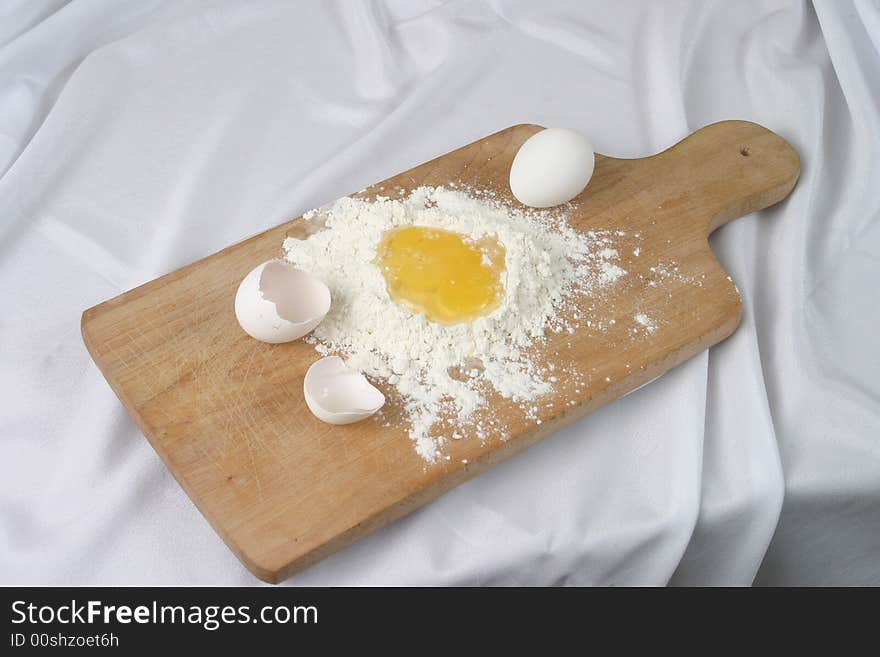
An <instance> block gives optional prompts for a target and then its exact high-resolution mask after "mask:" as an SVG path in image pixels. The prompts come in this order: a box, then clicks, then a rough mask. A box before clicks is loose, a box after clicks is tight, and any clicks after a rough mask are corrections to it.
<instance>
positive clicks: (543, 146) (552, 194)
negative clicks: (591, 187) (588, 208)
mask: <svg viewBox="0 0 880 657" xmlns="http://www.w3.org/2000/svg"><path fill="white" fill-rule="evenodd" d="M594 166H595V153H594V151H593V146H592V144H590V142H589V140H588V139H587V138H586V137H584V136H583V135H582V134H580V133H579V132H575V131H574V130H567V129H565V128H546V129H545V130H541V132H537V133H535V134H534V135H532V136H531V137H529V138H528V139H526V141H525V142H524V143H523V145H522V146H520V149H519V151H517V153H516V157H514V158H513V164H512V165H511V167H510V191H511V192H513V195H514V196H515V197H516V199H517V200H518V201H519V202H520V203H522V204H523V205H528V206H530V207H533V208H549V207H553V206H554V205H559V204H560V203H565V202H567V201H570V200H571V199H573V198H574V197H575V196H577V195H578V194H580V193H581V192H582V191H584V189H585V188H586V186H587V183H589V182H590V178H592V176H593V167H594Z"/></svg>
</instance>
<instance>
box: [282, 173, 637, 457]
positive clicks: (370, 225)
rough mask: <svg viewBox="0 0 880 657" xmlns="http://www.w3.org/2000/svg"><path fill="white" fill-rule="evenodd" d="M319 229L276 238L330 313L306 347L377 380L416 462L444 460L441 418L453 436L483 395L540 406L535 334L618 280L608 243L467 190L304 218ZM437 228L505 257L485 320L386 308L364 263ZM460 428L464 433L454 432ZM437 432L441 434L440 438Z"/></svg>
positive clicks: (544, 381)
mask: <svg viewBox="0 0 880 657" xmlns="http://www.w3.org/2000/svg"><path fill="white" fill-rule="evenodd" d="M305 219H306V220H307V221H309V222H323V229H321V230H319V231H317V232H314V233H313V234H311V235H309V236H308V237H306V238H304V239H297V238H292V237H289V238H287V239H286V240H285V242H284V251H285V253H286V257H287V259H288V260H290V261H291V262H292V263H294V264H295V265H296V266H297V267H299V268H301V269H305V270H307V271H309V272H311V273H312V274H314V275H315V276H317V277H319V278H320V279H321V280H323V281H324V282H325V283H326V284H327V286H328V287H329V288H330V293H331V296H332V299H333V305H332V308H331V310H330V312H329V314H328V315H327V317H326V318H325V319H324V321H323V322H322V323H321V324H320V325H319V326H318V328H317V329H315V332H314V334H313V336H312V337H310V340H311V341H312V342H313V343H314V344H315V347H316V349H317V350H318V351H319V352H320V353H322V354H329V353H335V354H339V355H342V356H343V357H344V358H345V360H346V361H347V363H348V364H349V366H351V367H354V368H357V369H359V370H361V371H362V372H364V373H365V374H367V375H368V376H371V377H377V378H382V379H385V380H386V381H387V382H388V383H389V384H391V385H393V386H394V387H395V388H396V390H397V392H398V393H399V394H400V399H401V400H402V404H403V410H404V412H405V413H406V416H407V417H408V419H409V422H410V430H409V433H410V437H411V438H412V440H413V442H414V445H415V449H416V451H417V452H418V453H419V455H420V456H422V458H424V459H425V460H426V461H428V462H433V461H435V460H437V459H438V458H442V457H443V451H442V448H443V444H444V442H445V440H446V438H445V437H444V436H443V435H442V434H441V432H440V431H439V427H438V423H439V422H440V421H441V420H444V419H445V420H449V419H450V418H451V419H453V420H454V425H455V426H456V427H458V429H457V431H456V433H454V434H453V435H452V436H451V437H452V438H461V437H463V436H462V433H470V432H469V431H468V429H467V427H468V426H471V427H472V428H473V433H474V434H476V435H477V436H478V437H480V438H482V437H483V435H484V429H483V426H482V424H479V425H476V424H471V421H472V419H473V418H474V415H475V413H477V412H478V411H479V409H481V408H483V407H485V405H486V393H487V392H488V391H489V390H492V389H494V390H495V391H497V392H498V393H499V394H500V395H502V396H503V397H506V398H510V399H513V400H514V401H517V402H529V401H533V400H536V399H539V398H540V397H541V396H542V395H545V394H546V393H548V392H549V391H550V390H551V389H552V385H553V382H554V381H555V377H553V376H550V372H548V371H545V370H542V368H541V367H539V365H538V364H537V363H536V362H535V361H534V360H532V359H531V358H530V355H529V350H528V347H529V346H530V345H532V344H533V343H534V342H535V341H540V340H541V339H542V337H543V336H544V334H545V331H548V330H552V331H557V332H558V331H560V330H569V331H571V330H572V328H571V326H569V325H568V324H567V323H566V322H567V320H566V319H564V316H563V315H564V310H565V306H566V302H567V300H569V299H570V298H571V297H572V295H575V294H589V293H590V292H592V291H596V290H598V289H599V288H601V287H605V286H608V285H611V284H612V283H614V282H615V281H616V280H617V279H618V278H620V277H621V276H623V275H625V274H626V272H625V271H624V270H623V269H621V268H620V267H619V266H618V265H617V264H615V263H616V261H617V260H618V253H617V251H616V250H615V249H613V248H609V246H608V245H609V243H610V240H609V239H608V237H607V236H603V235H601V234H597V233H588V234H580V233H578V232H576V231H574V230H573V229H572V228H570V227H569V226H568V225H567V224H566V222H565V217H564V214H561V213H558V212H557V213H552V212H546V211H544V212H541V211H525V210H521V209H516V208H511V207H507V206H505V205H504V204H502V203H500V202H498V201H496V200H493V199H492V198H491V197H490V196H489V195H487V194H483V193H480V192H477V191H474V190H468V191H467V192H466V191H462V190H458V189H448V188H442V187H437V188H433V187H420V188H418V189H416V190H414V191H413V192H412V193H411V194H410V195H409V196H407V197H402V198H393V199H392V198H386V197H379V198H377V199H375V200H367V199H360V198H351V197H346V198H342V199H339V200H338V201H336V202H335V203H333V204H332V205H330V206H329V207H325V208H323V209H321V210H320V211H312V212H310V213H307V214H306V215H305ZM408 225H419V226H432V227H437V228H444V229H447V230H451V231H456V232H458V233H463V234H466V235H470V236H473V237H474V238H480V237H484V236H492V237H494V238H495V239H496V240H497V241H499V242H500V243H501V244H502V245H503V246H504V248H505V250H506V258H505V266H506V273H505V275H504V285H505V294H504V299H503V301H502V303H501V305H500V306H499V307H498V308H496V309H495V310H494V311H493V312H492V313H491V314H490V315H487V316H486V317H482V318H479V319H477V320H475V321H473V322H470V323H464V324H458V325H454V326H445V325H441V324H437V323H434V322H431V321H429V320H427V319H426V318H425V317H424V316H423V315H420V314H415V313H413V312H412V311H410V310H409V309H407V308H405V307H404V306H402V305H399V304H398V303H396V302H394V301H393V300H392V299H391V298H390V297H389V295H388V291H387V289H386V281H385V278H384V276H383V275H382V273H381V272H380V270H379V268H378V267H377V266H376V265H375V259H376V247H377V245H378V244H379V241H380V240H381V238H382V236H383V234H384V233H385V232H386V231H388V230H389V229H393V228H397V227H400V226H408ZM462 427H464V431H462ZM446 433H448V430H447V432H446Z"/></svg>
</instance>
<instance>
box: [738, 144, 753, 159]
mask: <svg viewBox="0 0 880 657" xmlns="http://www.w3.org/2000/svg"><path fill="white" fill-rule="evenodd" d="M739 154H740V155H742V156H743V157H748V156H749V155H751V154H752V151H750V150H749V147H748V146H743V147H742V148H740V149H739Z"/></svg>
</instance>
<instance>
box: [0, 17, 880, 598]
mask: <svg viewBox="0 0 880 657" xmlns="http://www.w3.org/2000/svg"><path fill="white" fill-rule="evenodd" d="M878 48H880V8H878V6H877V4H876V3H874V2H871V1H870V0H856V1H855V2H853V3H848V2H833V1H831V0H828V1H824V2H819V1H818V0H817V1H816V2H815V3H813V4H811V3H807V2H782V1H769V0H768V1H758V2H748V3H743V2H736V3H729V2H723V1H717V2H705V1H703V0H694V1H692V2H673V3H653V2H650V3H649V2H643V3H638V2H615V3H607V2H604V0H596V1H593V2H583V1H580V0H578V1H572V2H541V3H534V2H527V1H521V2H501V1H496V2H465V1H458V2H455V1H453V2H447V3H442V2H436V1H434V2H431V1H425V2H417V1H404V0H397V1H394V2H386V3H382V2H354V1H345V2H343V1H341V0H340V1H338V2H335V3H289V2H281V1H278V2H247V3H243V2H238V1H236V0H224V1H219V0H217V1H207V2H199V3H179V2H174V1H159V0H132V1H128V2H121V1H120V2H116V1H114V2H110V1H107V2H93V1H89V0H74V1H72V2H67V3H65V2H60V1H53V0H49V1H37V2H32V1H30V0H7V1H6V2H4V3H3V4H2V5H0V300H2V306H0V307H2V313H0V345H2V347H0V350H2V354H3V355H2V368H0V400H2V401H0V464H2V465H0V467H2V471H0V583H3V584H15V583H19V584H255V583H257V580H256V579H255V578H254V577H252V576H251V575H250V574H249V573H248V572H247V571H246V570H245V569H244V568H243V567H242V566H241V565H240V564H239V563H238V561H237V560H236V559H235V557H234V556H233V555H232V553H231V552H230V551H229V550H227V548H226V547H225V546H224V544H223V543H222V541H221V540H220V539H219V538H218V537H217V536H216V534H215V533H214V532H213V531H212V530H211V528H210V527H209V526H208V524H207V522H206V521H205V520H204V519H203V518H202V517H201V516H200V514H199V513H198V512H197V511H196V509H195V508H194V506H193V505H192V503H191V502H190V501H189V499H188V498H187V497H186V495H185V494H184V492H183V491H182V490H181V489H180V487H179V486H178V485H177V484H176V483H175V481H174V480H173V479H172V477H171V476H170V475H169V473H168V472H167V471H166V469H165V467H164V466H163V465H162V463H161V462H160V460H159V458H158V457H157V456H156V454H155V453H154V452H153V451H152V449H151V448H150V447H149V445H148V443H147V441H146V440H145V439H144V438H143V436H142V435H141V434H140V432H139V431H138V429H137V428H136V427H135V425H134V423H133V422H132V421H131V420H130V419H129V418H128V416H127V415H126V413H125V411H124V410H123V408H122V405H121V404H120V403H119V402H118V401H117V399H116V397H115V396H114V394H113V392H112V391H111V390H110V388H109V386H108V385H107V384H106V382H105V381H104V380H103V378H102V377H101V375H100V373H99V372H98V370H97V368H96V367H95V365H94V364H93V363H92V362H91V360H90V358H89V356H88V354H87V352H86V350H85V348H84V346H83V344H82V341H81V339H80V334H79V319H80V313H81V312H82V310H83V309H85V308H87V307H90V306H92V305H94V304H96V303H98V302H100V301H103V300H105V299H107V298H109V297H112V296H115V295H116V294H119V293H121V292H123V291H125V290H127V289H129V288H132V287H134V286H136V285H139V284H141V283H144V282H146V281H148V280H150V279H152V278H154V277H156V276H159V275H161V274H164V273H166V272H168V271H171V270H173V269H176V268H178V267H180V266H182V265H184V264H187V263H189V262H191V261H193V260H196V259H198V258H201V257H203V256H205V255H208V254H210V253H212V252H214V251H216V250H219V249H220V248H222V247H224V246H226V245H228V244H230V243H232V242H235V241H238V240H240V239H242V238H244V237H245V236H248V235H251V234H253V233H256V232H259V231H262V230H263V229H266V228H268V227H270V226H273V225H276V224H278V223H280V222H281V221H283V220H285V219H287V218H289V217H292V216H296V215H298V214H300V213H302V212H303V211H305V210H307V209H309V208H312V207H315V206H319V205H321V204H323V203H325V202H327V201H330V200H332V199H335V198H337V197H339V196H342V195H345V194H347V193H350V192H352V191H354V190H358V189H361V188H363V187H365V186H367V185H369V184H371V183H373V182H376V181H378V180H381V179H384V178H386V177H388V176H389V175H392V174H394V173H397V172H399V171H401V170H404V169H407V168H409V167H411V166H413V165H416V164H418V163H420V162H422V161H424V160H426V159H429V158H432V157H434V156H436V155H438V154H440V153H444V152H446V151H448V150H451V149H453V148H456V147H458V146H461V145H463V144H466V143H468V142H470V141H472V140H474V139H476V138H478V137H481V136H484V135H486V134H489V133H492V132H494V131H496V130H499V129H501V128H504V127H507V126H509V125H511V124H514V123H520V122H535V123H541V124H544V125H552V126H567V127H572V128H575V129H578V130H581V131H583V132H584V133H586V134H587V135H589V136H591V138H592V139H593V140H594V141H595V144H596V147H597V150H598V151H600V152H602V153H605V154H609V155H616V156H622V157H638V156H644V155H648V154H650V153H653V152H656V151H658V150H660V149H663V148H665V147H667V146H669V145H671V144H673V143H675V142H676V141H678V140H680V139H681V138H683V137H685V136H686V135H687V134H688V133H690V132H692V131H694V130H695V129H697V128H699V127H701V126H703V125H705V124H708V123H711V122H713V121H717V120H720V119H727V118H740V119H749V120H752V121H756V122H758V123H761V124H763V125H765V126H767V127H769V128H771V129H772V130H775V131H776V132H778V133H779V134H781V135H783V136H784V137H785V138H787V139H788V140H789V141H790V142H791V143H792V144H793V145H794V146H795V147H796V148H797V149H798V151H799V152H800V154H801V157H802V163H803V170H802V174H801V179H800V182H799V184H798V186H797V188H796V189H795V191H794V193H793V194H792V195H791V197H790V198H789V199H788V200H787V201H785V202H783V203H782V204H781V205H779V206H777V207H775V208H773V209H771V210H768V211H765V212H762V213H759V214H757V215H752V216H749V217H745V218H741V219H738V220H736V221H734V222H732V223H730V224H728V225H727V226H725V227H724V228H722V229H721V230H720V231H718V233H717V234H716V235H714V236H713V238H712V240H711V243H712V246H713V247H714V249H715V251H716V253H717V255H718V257H719V259H720V261H721V262H722V263H723V265H724V266H725V267H726V269H727V270H728V272H729V273H730V274H731V276H732V277H733V279H734V280H735V281H736V283H737V285H738V286H739V289H740V290H741V292H742V295H743V298H744V301H745V314H744V317H743V322H742V325H741V326H740V328H739V329H738V330H737V331H736V333H735V334H734V335H733V336H732V337H731V338H729V339H728V340H727V341H726V342H724V343H722V344H721V345H719V346H717V347H715V348H713V349H711V350H710V351H709V352H706V353H703V354H701V355H700V356H698V357H696V358H694V359H692V360H690V361H689V362H687V363H686V364H684V365H682V366H681V367H678V368H677V369H675V370H673V371H671V372H670V373H668V374H667V375H665V376H664V377H662V378H661V379H660V380H658V381H656V382H655V383H653V384H651V385H649V386H646V387H645V388H643V389H641V390H639V391H637V392H635V393H634V394H631V395H629V396H627V397H625V398H624V399H621V400H619V401H617V402H615V403H614V404H612V405H610V406H608V407H606V408H604V409H602V410H601V411H599V412H597V413H595V414H593V415H592V416H590V417H588V418H586V419H585V420H583V421H581V422H579V423H577V424H576V425H574V426H572V427H570V428H568V429H566V430H564V431H562V432H560V433H559V434H558V435H556V436H555V437H553V438H551V439H548V440H546V441H545V442H543V443H542V444H540V445H538V446H536V447H534V448H532V449H530V450H527V451H526V452H525V453H523V454H521V455H519V456H517V457H515V458H513V459H512V460H510V461H508V462H506V463H504V464H501V465H499V466H498V467H496V468H494V469H493V470H491V471H490V472H488V473H486V474H484V475H482V476H480V477H477V478H476V479H474V480H472V481H470V482H468V483H466V484H465V485H463V486H461V487H459V488H458V489H456V490H454V491H452V492H451V493H449V494H447V495H445V496H443V497H442V498H440V499H438V500H437V501H435V502H433V503H431V504H429V505H427V506H426V507H424V508H423V509H422V510H420V511H418V512H416V513H414V514H412V515H411V516H409V517H407V518H405V519H403V520H401V521H399V522H397V523H395V524H393V525H392V526H389V527H387V528H386V529H384V530H382V531H379V532H377V533H375V534H373V535H372V536H370V537H368V538H366V539H364V540H362V541H360V542H359V543H357V544H356V545H354V546H352V547H350V548H348V549H346V550H343V551H342V552H340V553H338V554H336V555H335V556H333V557H331V558H329V559H327V560H325V561H324V562H322V563H320V564H318V565H316V566H314V567H312V568H311V569H309V570H307V571H305V572H303V573H302V574H300V575H297V576H295V577H293V578H292V579H290V580H289V581H288V583H289V584H320V585H324V584H354V585H362V584H390V585H395V584H417V585H420V584H443V585H445V584H529V585H545V584H665V583H674V584H744V585H745V584H751V583H753V582H755V583H760V584H875V585H876V584H880V403H878V398H880V384H878V376H880V346H878V345H880V341H878V339H877V331H878V326H880V303H878V290H880V266H878V259H880V221H878V216H880V215H878V212H880V194H878V193H877V188H878V187H877V184H878V183H877V181H878V180H880V159H878V153H880V114H878V106H880V85H878V80H880V56H878V55H880V53H878Z"/></svg>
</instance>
